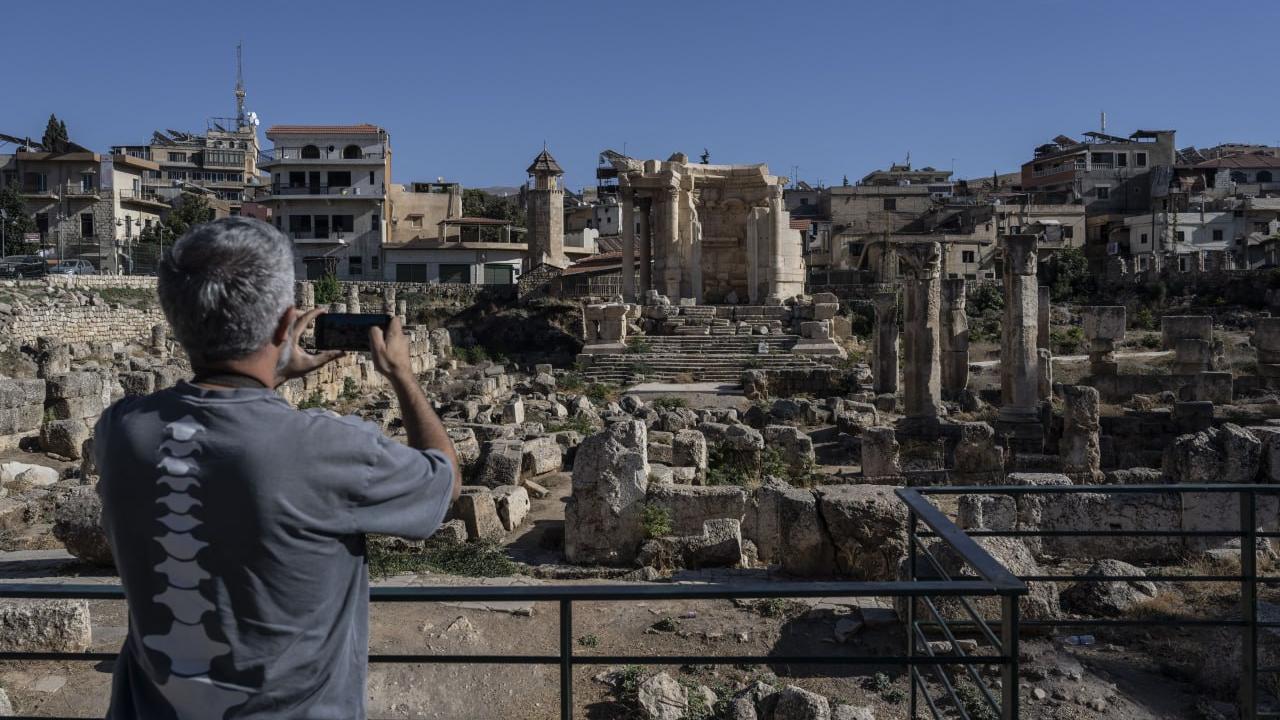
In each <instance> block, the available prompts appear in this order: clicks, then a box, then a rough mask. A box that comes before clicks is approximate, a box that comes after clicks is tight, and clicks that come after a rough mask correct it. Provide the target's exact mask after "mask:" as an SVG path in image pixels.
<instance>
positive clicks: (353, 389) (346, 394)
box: [342, 377, 360, 400]
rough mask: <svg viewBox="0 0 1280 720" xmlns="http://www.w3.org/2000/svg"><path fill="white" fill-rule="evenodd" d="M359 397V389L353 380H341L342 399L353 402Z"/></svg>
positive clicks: (346, 378) (348, 378)
mask: <svg viewBox="0 0 1280 720" xmlns="http://www.w3.org/2000/svg"><path fill="white" fill-rule="evenodd" d="M359 396H360V387H359V386H358V385H356V380H355V378H351V377H345V378H342V399H343V400H355V399H356V398H357V397H359Z"/></svg>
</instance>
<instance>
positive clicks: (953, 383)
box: [942, 278, 969, 398]
mask: <svg viewBox="0 0 1280 720" xmlns="http://www.w3.org/2000/svg"><path fill="white" fill-rule="evenodd" d="M964 307H965V281H964V278H947V279H945V280H943V281H942V393H943V396H944V397H949V398H954V397H956V395H958V394H959V393H960V391H961V390H964V389H965V388H966V387H968V385H969V317H968V316H967V315H966V314H965V309H964Z"/></svg>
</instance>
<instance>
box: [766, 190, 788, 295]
mask: <svg viewBox="0 0 1280 720" xmlns="http://www.w3.org/2000/svg"><path fill="white" fill-rule="evenodd" d="M769 214H770V216H771V217H770V219H771V220H772V221H773V237H772V238H770V242H769V247H768V253H769V261H770V262H769V269H768V272H769V294H768V297H769V298H770V299H771V300H777V301H778V302H781V301H782V300H784V299H785V298H783V297H782V292H781V290H780V287H781V283H782V278H783V276H784V275H786V272H787V270H786V264H785V260H786V256H785V255H783V253H782V243H783V242H784V239H785V238H786V237H787V236H788V235H790V233H791V224H790V222H789V220H790V217H791V216H790V215H788V214H787V210H786V205H785V204H784V203H783V201H782V186H781V185H774V186H772V187H770V188H769Z"/></svg>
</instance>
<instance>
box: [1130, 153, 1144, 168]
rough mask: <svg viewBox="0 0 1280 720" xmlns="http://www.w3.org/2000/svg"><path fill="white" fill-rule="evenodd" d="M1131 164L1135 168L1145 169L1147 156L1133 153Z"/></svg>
mask: <svg viewBox="0 0 1280 720" xmlns="http://www.w3.org/2000/svg"><path fill="white" fill-rule="evenodd" d="M1133 164H1134V165H1136V166H1137V167H1146V166H1147V154H1146V153H1144V152H1140V153H1134V154H1133Z"/></svg>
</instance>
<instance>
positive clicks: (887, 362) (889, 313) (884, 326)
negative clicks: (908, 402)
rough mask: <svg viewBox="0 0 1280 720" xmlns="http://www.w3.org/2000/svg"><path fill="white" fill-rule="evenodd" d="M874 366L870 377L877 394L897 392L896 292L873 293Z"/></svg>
mask: <svg viewBox="0 0 1280 720" xmlns="http://www.w3.org/2000/svg"><path fill="white" fill-rule="evenodd" d="M875 306H876V327H875V356H874V358H873V359H874V361H875V366H874V367H873V368H872V370H871V373H872V379H873V381H874V382H875V391H876V394H877V395H883V394H885V393H888V394H896V393H897V392H898V293H896V292H879V293H876V295H875Z"/></svg>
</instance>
